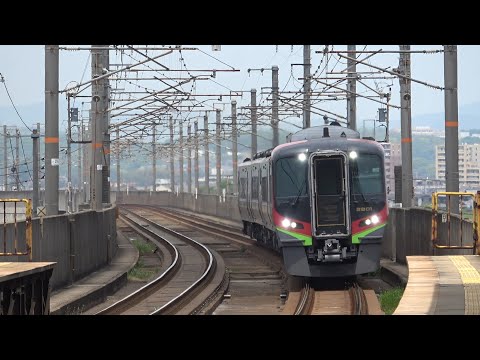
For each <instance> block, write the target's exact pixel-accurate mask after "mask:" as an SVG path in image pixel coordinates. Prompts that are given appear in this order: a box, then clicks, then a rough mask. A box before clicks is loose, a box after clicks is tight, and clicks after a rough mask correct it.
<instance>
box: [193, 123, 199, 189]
mask: <svg viewBox="0 0 480 360" xmlns="http://www.w3.org/2000/svg"><path fill="white" fill-rule="evenodd" d="M193 130H194V131H195V160H194V163H193V167H194V168H195V193H198V121H197V120H195V122H194V123H193Z"/></svg>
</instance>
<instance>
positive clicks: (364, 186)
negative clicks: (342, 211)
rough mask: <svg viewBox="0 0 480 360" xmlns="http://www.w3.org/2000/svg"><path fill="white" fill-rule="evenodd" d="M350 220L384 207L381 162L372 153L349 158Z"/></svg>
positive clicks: (383, 182)
mask: <svg viewBox="0 0 480 360" xmlns="http://www.w3.org/2000/svg"><path fill="white" fill-rule="evenodd" d="M349 163H350V184H351V197H352V199H351V200H352V201H351V204H352V207H351V210H352V211H351V213H352V220H355V219H358V218H361V217H365V216H367V215H369V214H372V213H376V212H379V211H381V210H382V209H383V208H384V207H385V179H384V176H385V175H384V171H383V162H382V159H381V158H380V156H378V155H374V154H362V153H360V154H358V156H357V157H356V158H355V159H352V158H350V161H349Z"/></svg>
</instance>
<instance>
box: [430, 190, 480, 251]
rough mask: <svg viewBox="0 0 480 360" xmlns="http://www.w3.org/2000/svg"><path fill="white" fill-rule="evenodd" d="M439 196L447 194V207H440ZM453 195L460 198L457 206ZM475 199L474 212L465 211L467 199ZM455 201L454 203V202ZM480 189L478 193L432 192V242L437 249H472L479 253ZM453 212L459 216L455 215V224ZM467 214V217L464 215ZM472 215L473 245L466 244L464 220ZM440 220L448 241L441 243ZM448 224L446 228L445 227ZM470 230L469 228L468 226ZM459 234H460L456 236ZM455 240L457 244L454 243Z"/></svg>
mask: <svg viewBox="0 0 480 360" xmlns="http://www.w3.org/2000/svg"><path fill="white" fill-rule="evenodd" d="M439 196H445V197H446V199H445V204H443V205H444V206H445V209H444V210H442V209H440V202H439ZM452 197H458V198H459V199H458V200H459V202H458V204H459V206H458V207H457V206H455V208H454V204H455V205H456V204H457V201H456V200H455V201H452ZM470 198H471V199H472V200H473V204H472V212H471V213H470V212H464V206H463V202H464V200H465V199H467V200H469V199H470ZM452 203H453V204H452ZM479 206H480V191H479V192H477V193H467V192H448V191H443V192H435V193H433V194H432V243H433V246H434V247H435V248H437V249H472V250H473V253H474V254H475V253H477V254H478V249H477V244H478V224H479V217H480V211H479ZM452 213H453V214H456V215H458V216H459V218H457V217H453V218H454V219H457V220H456V222H455V224H454V225H453V224H452ZM464 215H465V217H464ZM467 215H468V216H470V215H471V216H472V218H471V221H472V240H473V243H472V244H471V245H467V244H464V233H465V231H464V229H463V225H464V220H467V217H466V216H467ZM439 220H441V224H445V225H442V230H443V231H445V230H446V233H447V234H446V242H445V243H443V244H440V239H439V228H440V225H439ZM445 226H446V229H445ZM467 230H468V228H467ZM456 235H458V236H456ZM452 238H453V240H454V241H453V242H454V243H455V244H452Z"/></svg>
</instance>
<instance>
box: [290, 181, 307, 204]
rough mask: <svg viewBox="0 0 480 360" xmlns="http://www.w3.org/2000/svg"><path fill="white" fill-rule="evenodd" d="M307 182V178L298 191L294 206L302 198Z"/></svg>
mask: <svg viewBox="0 0 480 360" xmlns="http://www.w3.org/2000/svg"><path fill="white" fill-rule="evenodd" d="M306 183H307V179H305V181H304V182H303V184H302V187H301V188H300V191H299V192H298V194H297V196H296V197H295V200H293V202H292V206H296V205H297V203H298V199H300V195H302V192H303V188H304V187H305V184H306Z"/></svg>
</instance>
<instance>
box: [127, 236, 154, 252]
mask: <svg viewBox="0 0 480 360" xmlns="http://www.w3.org/2000/svg"><path fill="white" fill-rule="evenodd" d="M132 243H133V245H134V246H135V247H136V248H137V249H138V252H139V253H140V255H145V254H151V253H153V251H154V250H155V249H156V248H157V247H156V246H155V245H153V244H152V243H150V242H146V241H144V240H138V239H136V240H132Z"/></svg>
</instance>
